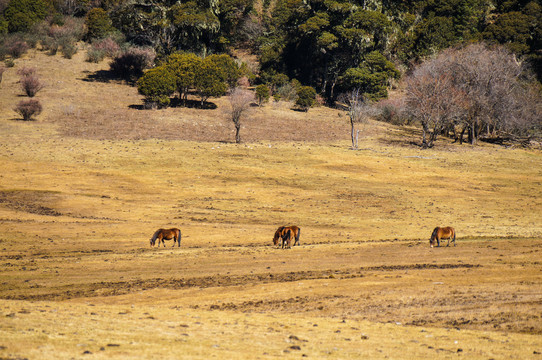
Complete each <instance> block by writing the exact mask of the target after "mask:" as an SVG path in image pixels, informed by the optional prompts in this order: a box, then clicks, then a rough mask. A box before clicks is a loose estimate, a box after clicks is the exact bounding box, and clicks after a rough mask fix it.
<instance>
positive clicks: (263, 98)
mask: <svg viewBox="0 0 542 360" xmlns="http://www.w3.org/2000/svg"><path fill="white" fill-rule="evenodd" d="M269 93H270V90H269V88H268V87H267V85H265V84H261V85H258V86H256V99H258V106H262V104H263V103H264V102H267V101H269V96H270V95H269Z"/></svg>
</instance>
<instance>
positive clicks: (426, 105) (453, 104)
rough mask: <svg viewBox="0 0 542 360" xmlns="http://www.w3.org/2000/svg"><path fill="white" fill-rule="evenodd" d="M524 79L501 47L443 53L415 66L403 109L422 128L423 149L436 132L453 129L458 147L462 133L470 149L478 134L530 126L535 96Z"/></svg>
mask: <svg viewBox="0 0 542 360" xmlns="http://www.w3.org/2000/svg"><path fill="white" fill-rule="evenodd" d="M526 74H529V72H528V71H527V70H526V69H525V68H524V67H523V64H522V63H521V62H519V61H518V60H517V59H516V58H515V56H514V55H513V54H511V53H510V52H508V51H507V50H506V49H505V48H504V47H494V48H489V47H488V46H487V45H484V44H472V45H469V46H466V47H464V48H454V49H448V50H445V51H443V52H441V53H440V54H439V55H438V56H437V57H435V58H434V59H430V60H428V61H426V62H424V63H423V64H421V65H420V66H419V67H417V68H416V69H415V70H414V71H413V72H412V74H411V75H410V76H409V77H408V78H407V80H406V83H407V87H406V105H407V109H408V110H409V112H410V114H411V116H413V117H414V118H416V119H418V120H419V121H420V122H421V124H422V128H423V130H424V134H423V140H422V141H423V146H424V147H431V146H432V145H433V142H434V141H435V139H436V137H437V136H438V134H439V133H440V132H442V131H443V130H444V129H448V128H451V129H453V130H454V132H455V127H456V126H459V128H460V134H459V136H458V138H459V140H460V142H462V140H463V136H464V134H465V132H467V136H468V140H469V142H470V143H471V144H475V143H476V141H477V139H478V138H479V137H480V136H481V134H482V133H483V132H485V133H486V134H487V135H488V136H495V135H496V134H497V132H499V131H505V130H507V129H508V131H510V130H511V129H513V130H514V131H519V130H520V129H521V128H523V129H525V128H532V127H533V126H536V122H537V120H536V117H538V119H540V117H539V116H540V109H539V108H540V106H538V105H537V104H539V103H540V93H539V92H538V94H537V92H536V91H532V90H529V89H530V86H529V85H528V84H529V83H530V80H529V76H528V75H526ZM525 108H528V109H530V110H529V113H534V114H536V116H535V117H533V116H529V115H528V114H527V113H526V111H525ZM539 121H540V120H538V122H539Z"/></svg>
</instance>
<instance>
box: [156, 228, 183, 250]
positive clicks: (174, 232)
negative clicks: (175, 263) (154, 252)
mask: <svg viewBox="0 0 542 360" xmlns="http://www.w3.org/2000/svg"><path fill="white" fill-rule="evenodd" d="M171 239H173V246H175V242H177V244H178V245H179V247H181V230H179V229H177V228H173V229H158V230H156V232H155V233H154V235H153V236H152V238H151V247H153V246H154V243H155V242H156V240H158V247H160V241H161V242H162V245H164V247H166V244H164V240H171Z"/></svg>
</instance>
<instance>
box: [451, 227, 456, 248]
mask: <svg viewBox="0 0 542 360" xmlns="http://www.w3.org/2000/svg"><path fill="white" fill-rule="evenodd" d="M452 232H453V233H454V246H455V235H456V234H455V229H454V228H452Z"/></svg>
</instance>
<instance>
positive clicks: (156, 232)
mask: <svg viewBox="0 0 542 360" xmlns="http://www.w3.org/2000/svg"><path fill="white" fill-rule="evenodd" d="M162 230H163V229H158V230H156V231H155V233H154V235H153V236H152V239H151V240H152V241H155V240H156V238H157V237H158V234H159V233H160V232H161V231H162Z"/></svg>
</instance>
